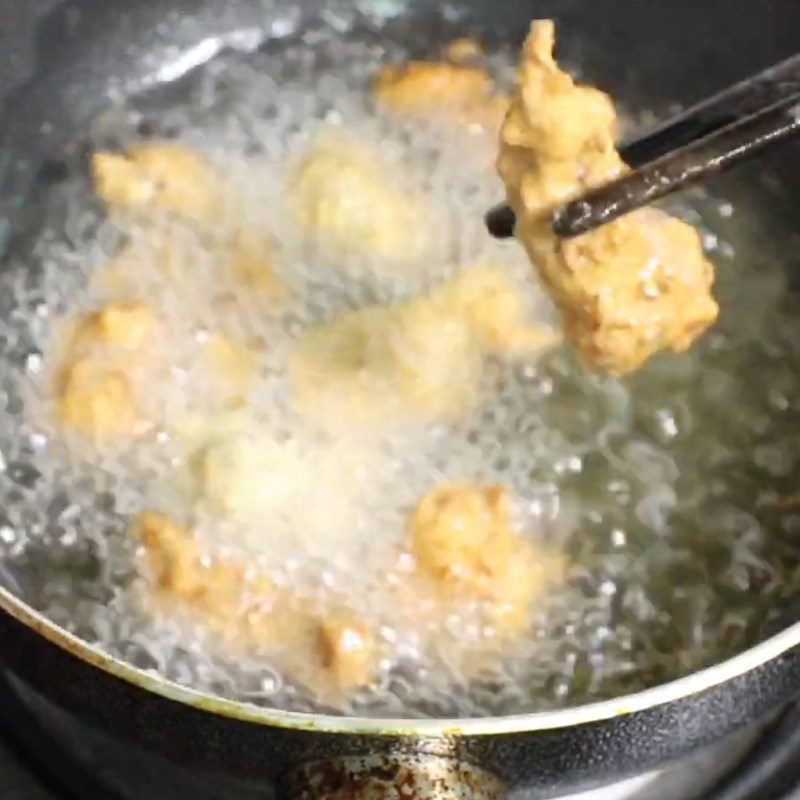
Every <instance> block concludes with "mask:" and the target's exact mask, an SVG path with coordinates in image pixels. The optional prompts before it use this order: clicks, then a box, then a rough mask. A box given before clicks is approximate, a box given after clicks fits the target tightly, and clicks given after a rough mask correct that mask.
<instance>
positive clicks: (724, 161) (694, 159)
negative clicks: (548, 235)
mask: <svg viewBox="0 0 800 800" xmlns="http://www.w3.org/2000/svg"><path fill="white" fill-rule="evenodd" d="M798 134H800V104H798V103H797V100H796V99H793V100H792V101H791V105H790V106H789V107H784V106H780V107H778V108H772V109H768V110H767V111H765V112H763V113H761V114H756V115H754V116H752V117H750V118H749V119H747V120H745V121H744V122H742V123H739V124H735V125H732V126H730V127H729V128H725V129H724V130H722V131H720V132H718V133H715V134H712V135H711V136H709V137H707V138H705V139H702V140H701V141H699V142H697V143H696V144H693V145H690V146H688V147H685V148H684V149H683V150H680V151H678V152H676V153H671V154H669V155H666V156H664V157H663V158H661V159H658V160H657V161H654V162H653V163H652V164H648V165H647V166H644V167H642V168H641V169H638V170H637V171H636V172H633V173H630V174H628V175H624V176H623V177H621V178H619V179H618V180H616V181H613V182H611V183H609V184H607V185H605V186H601V187H599V188H597V189H594V190H593V191H591V192H587V193H586V194H585V195H583V196H582V197H579V198H577V199H576V200H573V201H571V202H569V203H567V204H566V205H565V206H564V207H563V208H561V209H559V210H557V211H556V212H555V214H554V215H553V231H554V232H555V233H556V235H557V236H561V237H562V238H570V237H573V236H580V235H581V234H583V233H587V232H588V231H591V230H593V229H594V228H598V227H600V226H601V225H605V224H607V223H609V222H613V221H614V220H615V219H619V217H622V216H624V215H625V214H629V213H630V212H631V211H635V210H636V209H639V208H643V207H644V206H647V205H650V204H651V203H654V202H656V201H657V200H661V199H662V198H664V197H668V196H669V195H671V194H673V193H674V192H677V191H679V190H681V189H687V188H689V187H690V186H694V185H696V184H698V183H701V182H703V181H707V180H708V179H709V178H710V177H712V176H714V175H718V174H720V173H722V172H725V171H726V170H729V169H731V168H732V167H735V166H736V165H738V164H741V163H742V162H743V161H748V160H750V159H752V158H755V157H756V156H758V155H760V154H761V153H763V152H764V151H765V150H768V149H770V148H772V147H775V146H777V145H779V144H783V143H784V142H786V141H788V140H790V139H793V138H795V137H796V136H798Z"/></svg>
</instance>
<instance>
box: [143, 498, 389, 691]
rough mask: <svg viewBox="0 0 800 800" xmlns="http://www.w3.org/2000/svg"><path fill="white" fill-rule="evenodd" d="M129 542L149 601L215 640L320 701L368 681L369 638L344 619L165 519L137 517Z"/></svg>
mask: <svg viewBox="0 0 800 800" xmlns="http://www.w3.org/2000/svg"><path fill="white" fill-rule="evenodd" d="M134 535H135V536H136V538H137V540H138V541H139V542H140V543H141V545H142V550H143V561H144V567H145V570H146V572H147V573H148V575H149V576H150V580H151V585H152V591H153V593H154V595H155V597H156V598H157V599H158V600H160V601H161V602H162V603H163V602H166V603H168V604H170V605H177V606H178V607H181V608H183V609H184V610H186V611H189V612H190V613H192V614H194V615H195V616H196V617H197V618H198V619H200V620H201V621H202V622H203V623H204V624H206V625H207V626H209V628H210V629H211V630H212V631H213V633H214V634H215V635H216V636H218V637H220V638H222V639H224V640H226V641H228V642H230V643H233V644H236V645H237V646H240V647H243V648H245V649H248V650H252V651H254V652H257V653H260V654H264V655H270V656H274V657H275V658H276V659H277V660H278V662H279V663H280V664H281V665H282V666H283V668H285V669H287V670H288V671H289V672H290V673H291V674H292V675H293V676H294V677H295V678H297V679H298V680H299V681H300V682H302V683H305V684H306V685H309V686H310V687H311V688H313V689H314V690H315V691H317V692H319V693H320V694H321V695H323V696H328V697H333V696H335V695H339V694H341V693H345V692H348V691H352V690H353V689H356V688H358V687H359V686H363V685H365V684H367V683H369V682H370V681H371V680H372V678H373V677H374V675H375V671H376V668H377V660H378V648H377V646H376V642H375V638H374V635H373V634H372V632H371V631H370V630H369V629H368V628H367V627H366V626H365V625H364V624H363V623H362V622H361V621H360V620H358V619H357V618H356V617H355V616H354V615H353V614H351V613H350V612H348V611H346V610H337V609H334V610H332V611H330V613H327V614H324V613H321V612H319V611H317V610H315V609H313V608H309V607H308V604H306V603H304V602H302V601H301V600H300V599H299V598H296V597H294V596H292V595H291V594H289V593H287V592H286V591H284V590H279V589H278V588H277V587H276V586H275V585H274V583H273V582H272V581H271V580H270V579H269V577H267V576H266V575H264V574H262V573H261V572H260V571H259V570H258V569H253V568H248V566H247V564H246V563H245V562H244V561H242V560H238V559H233V558H228V559H220V558H213V557H209V556H208V555H206V554H205V553H204V552H203V549H202V548H201V547H200V545H199V544H198V542H197V541H196V540H195V539H194V537H193V536H192V534H191V532H190V531H189V530H188V529H187V528H185V527H183V526H181V525H177V524H175V523H174V522H173V521H172V520H170V519H169V518H168V517H166V516H164V515H163V514H157V513H152V512H147V513H145V514H142V515H141V516H140V517H139V518H138V519H137V521H136V522H135V524H134Z"/></svg>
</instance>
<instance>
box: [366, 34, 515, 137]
mask: <svg viewBox="0 0 800 800" xmlns="http://www.w3.org/2000/svg"><path fill="white" fill-rule="evenodd" d="M454 52H455V53H456V54H457V55H458V50H455V51H454ZM372 92H373V95H374V97H375V101H376V102H377V103H378V105H379V106H381V107H383V108H386V109H388V110H389V111H392V112H394V113H396V114H400V115H402V116H408V117H422V118H434V119H445V120H449V121H451V122H454V123H456V124H459V125H479V126H481V127H483V128H485V129H486V130H489V131H492V132H495V131H497V130H499V129H500V125H501V123H502V121H503V117H505V115H506V112H507V111H508V103H509V101H508V98H507V97H505V96H504V95H502V94H499V93H498V92H497V90H496V88H495V85H494V82H493V81H492V79H491V77H490V76H489V75H488V73H487V72H486V70H484V69H482V68H481V67H476V66H470V65H468V64H463V63H449V62H447V61H410V62H408V63H407V64H403V65H401V66H399V67H383V68H382V69H381V70H379V72H378V74H377V76H376V77H375V81H374V83H373V86H372Z"/></svg>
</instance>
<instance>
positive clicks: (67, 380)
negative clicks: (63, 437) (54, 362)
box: [58, 357, 143, 442]
mask: <svg viewBox="0 0 800 800" xmlns="http://www.w3.org/2000/svg"><path fill="white" fill-rule="evenodd" d="M58 388H59V398H58V413H59V419H60V421H61V424H62V425H64V426H65V427H67V428H69V429H71V430H73V431H75V432H76V433H78V434H81V435H82V436H85V437H87V438H90V439H93V440H95V441H97V442H99V441H102V440H108V439H119V438H134V437H136V436H137V435H139V433H140V432H141V431H142V429H143V420H142V418H141V417H140V415H139V411H138V408H137V405H136V403H135V401H134V399H133V387H132V386H131V379H130V376H129V374H128V373H127V372H126V371H125V369H124V367H123V366H122V365H119V364H117V365H110V364H104V363H102V362H100V361H97V360H95V359H92V358H91V357H88V358H79V359H77V360H75V361H72V362H70V363H69V364H68V365H67V366H66V367H65V368H64V369H63V371H62V373H61V376H60V380H59V387H58Z"/></svg>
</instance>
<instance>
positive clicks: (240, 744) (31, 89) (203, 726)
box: [0, 0, 800, 797]
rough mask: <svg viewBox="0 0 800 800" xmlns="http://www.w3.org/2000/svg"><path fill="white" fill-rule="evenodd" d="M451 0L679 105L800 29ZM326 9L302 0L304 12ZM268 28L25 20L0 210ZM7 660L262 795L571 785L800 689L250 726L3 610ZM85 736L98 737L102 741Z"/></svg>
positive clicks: (469, 14)
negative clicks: (516, 719) (523, 727)
mask: <svg viewBox="0 0 800 800" xmlns="http://www.w3.org/2000/svg"><path fill="white" fill-rule="evenodd" d="M27 3H29V4H30V8H33V7H34V6H35V5H36V4H35V3H33V2H32V0H27ZM13 5H14V8H16V7H18V6H19V5H21V3H20V0H16V2H15V3H14V4H13ZM455 6H456V7H457V8H458V9H460V11H459V13H460V14H461V16H460V17H459V19H461V20H462V24H463V26H464V29H465V30H469V29H470V28H471V27H473V26H476V27H478V28H479V29H480V30H485V31H486V32H487V39H488V40H489V41H490V43H491V41H492V39H495V40H502V41H511V42H513V43H515V44H517V43H519V42H520V41H521V39H522V37H523V36H524V33H525V31H526V28H527V24H528V22H529V21H530V19H531V18H532V17H534V16H554V17H555V18H556V19H557V21H558V23H559V24H560V25H561V26H562V27H563V28H565V29H567V30H569V31H572V32H576V31H577V32H578V33H581V34H585V33H586V32H587V31H591V32H592V36H591V37H588V36H585V35H584V36H569V37H566V38H565V41H566V48H565V49H566V52H565V53H564V54H563V55H564V56H565V57H566V59H567V60H568V61H569V62H571V63H580V64H582V65H584V66H585V69H586V71H587V73H588V74H591V76H592V79H593V80H596V81H597V82H598V83H599V84H601V85H604V86H607V87H609V88H613V89H614V90H615V93H616V94H617V95H619V96H620V97H621V98H622V99H623V100H624V101H626V102H627V103H628V104H629V105H631V106H636V105H637V104H641V103H642V102H643V101H644V100H645V99H646V100H647V105H648V106H650V107H655V108H657V109H658V108H661V109H662V110H664V109H666V104H667V103H668V102H670V101H672V100H676V99H679V100H681V101H683V102H684V103H686V102H691V101H693V100H695V99H697V98H698V97H702V96H706V95H709V94H711V93H712V92H713V91H714V90H716V89H718V88H719V87H720V86H724V85H727V84H729V83H730V82H732V81H733V80H735V79H737V78H741V77H742V76H744V75H747V74H750V73H752V72H754V71H756V70H757V69H760V68H763V67H765V66H767V65H768V64H770V63H774V62H775V61H776V60H778V59H779V58H781V57H785V56H787V55H789V53H791V52H793V51H794V50H795V49H796V42H797V41H800V7H798V5H797V3H796V0H764V2H762V3H759V4H758V7H757V9H756V7H755V6H754V4H753V3H752V0H706V1H705V2H703V3H697V2H695V0H673V2H671V3H656V2H642V0H595V2H592V3H589V2H587V1H585V0H541V1H540V2H522V1H521V0H495V2H492V3H488V2H481V1H480V0H473V1H471V2H470V1H469V0H463V2H461V3H456V4H455ZM321 7H322V4H321V3H315V2H307V3H305V5H304V8H305V10H306V13H309V14H312V13H316V12H318V11H319V10H320V8H321ZM438 9H439V4H432V3H423V2H420V3H417V4H416V6H415V10H414V11H413V13H412V14H411V15H410V16H409V17H408V18H406V19H405V20H404V21H403V22H402V24H404V25H409V26H414V29H415V30H419V31H420V35H425V36H429V37H435V36H436V31H437V30H438V28H437V25H440V24H441V18H442V12H440V11H439V10H438ZM448 9H450V10H448ZM448 9H445V11H447V13H448V14H451V15H452V9H451V7H450V6H448ZM0 10H2V7H0ZM33 18H34V17H33V16H32V17H31V19H33ZM263 25H264V12H263V8H262V5H261V4H260V3H257V2H255V0H227V2H225V3H220V2H219V1H218V0H136V1H135V2H134V0H68V2H65V3H63V4H61V5H60V6H59V7H58V8H57V9H56V11H54V12H51V13H49V14H47V15H45V17H44V20H43V21H42V22H40V23H38V24H36V25H33V24H32V23H31V27H29V28H26V29H25V32H19V33H18V34H17V36H18V37H19V38H18V44H19V50H20V55H19V57H20V58H21V59H22V62H24V63H26V64H28V66H29V67H30V71H31V72H32V74H31V78H30V81H29V83H28V84H27V85H26V86H23V87H22V88H20V89H19V90H18V91H16V92H13V93H12V94H11V95H10V97H9V98H8V99H7V101H6V103H5V106H4V111H3V113H2V118H3V120H4V124H3V127H2V133H1V134H0V135H1V136H2V140H1V142H2V144H1V145H0V146H2V155H3V156H4V158H3V159H2V160H1V162H2V164H3V165H4V166H3V167H2V170H1V171H0V189H2V191H0V218H7V219H8V220H9V221H10V222H11V224H12V226H13V229H14V233H15V234H18V233H19V232H21V231H24V230H25V226H26V224H28V223H33V222H35V217H36V214H37V208H36V206H35V204H34V203H32V202H30V198H31V191H32V189H33V187H34V185H35V179H36V176H37V175H38V174H40V171H41V168H42V165H43V164H44V163H45V161H46V160H48V159H51V160H52V159H55V160H58V159H61V158H63V157H64V154H65V153H68V152H69V143H70V142H72V141H74V140H75V139H76V137H80V136H81V135H82V134H83V132H84V131H85V129H86V126H87V124H88V123H89V121H90V120H91V118H92V117H93V116H94V115H95V114H96V113H97V112H98V111H100V110H101V109H102V108H104V107H105V106H107V105H108V104H109V103H112V102H113V101H114V98H115V97H119V96H123V95H124V94H125V93H126V92H128V91H132V90H135V89H136V88H137V87H140V86H142V85H146V84H147V82H148V81H152V80H154V75H155V73H156V72H157V67H158V65H159V64H163V63H164V62H165V60H169V59H174V58H175V56H176V54H177V53H180V52H181V51H182V50H184V49H186V48H187V47H191V46H192V45H194V44H196V43H197V42H199V41H201V40H202V39H203V38H204V37H207V36H210V35H223V36H225V35H228V34H231V33H232V32H235V31H237V30H241V29H242V28H249V27H259V26H263ZM632 39H637V40H638V42H637V46H638V55H637V63H638V64H640V65H642V67H641V68H640V69H639V70H635V69H631V67H630V61H629V59H627V58H617V57H612V56H616V54H618V53H620V52H621V49H622V48H621V43H622V44H625V45H626V46H627V45H628V44H629V43H630V42H631V40H632ZM645 67H646V68H645ZM3 93H5V89H4V90H3ZM769 164H770V162H769V161H766V162H765V163H764V167H763V168H764V170H765V171H766V170H768V169H769ZM780 167H781V169H780V174H781V175H782V176H783V177H784V179H785V180H786V182H787V183H788V185H789V186H792V185H797V186H800V158H798V157H796V156H794V157H792V158H788V159H783V160H782V162H781V164H780ZM0 659H2V662H3V663H4V665H5V668H6V669H7V670H8V672H9V674H12V675H14V676H15V678H16V680H17V681H18V685H19V686H20V687H30V689H29V690H28V693H27V695H26V697H27V699H28V701H29V703H30V707H31V708H32V709H33V710H34V712H35V713H36V714H37V715H38V716H39V717H40V718H41V719H42V720H43V723H44V726H45V727H46V728H48V727H49V728H53V729H55V728H57V727H58V726H62V729H63V730H64V731H70V730H73V728H72V727H71V726H73V725H75V726H77V724H78V723H77V722H74V721H81V722H80V724H81V725H86V726H89V727H91V728H92V729H94V730H96V731H98V736H99V735H101V734H102V736H103V737H109V738H110V739H111V740H113V741H115V742H118V743H119V746H120V747H124V748H125V749H126V751H127V752H128V753H129V754H131V758H133V756H134V755H135V754H136V753H138V752H141V753H148V754H154V755H155V756H157V757H158V758H159V759H162V761H163V762H164V763H165V764H169V763H175V764H181V765H184V766H187V767H189V768H190V769H191V770H192V771H193V772H194V773H195V775H196V776H197V778H198V780H202V781H203V782H204V783H206V784H207V785H208V786H209V787H210V786H220V787H226V788H225V789H223V790H221V791H222V792H223V793H225V794H227V796H231V797H232V796H234V792H233V790H232V789H231V788H230V787H231V785H232V784H231V782H232V781H233V782H234V783H235V786H236V787H237V790H236V793H235V796H237V797H238V796H241V797H247V796H251V797H269V796H271V794H272V791H273V790H274V788H275V787H277V786H280V785H281V784H282V782H283V781H284V780H285V779H286V776H287V775H289V774H292V773H295V772H296V771H297V770H298V769H300V768H301V767H302V765H303V764H306V763H308V762H319V761H326V760H331V759H341V758H359V757H363V756H367V755H378V756H386V757H391V758H393V759H396V760H397V759H400V760H402V759H403V758H405V757H407V756H408V757H411V758H413V759H419V758H420V757H421V756H430V757H433V758H436V759H446V760H448V763H452V762H453V761H455V762H458V763H463V764H468V765H471V766H472V767H477V768H479V769H481V770H485V771H487V772H489V773H491V774H493V775H495V776H497V778H498V779H499V780H501V781H502V782H503V783H504V784H506V785H507V786H508V787H509V788H510V789H512V790H514V789H519V788H523V787H524V788H526V789H529V790H531V791H532V792H533V793H535V794H539V795H541V796H546V795H551V794H554V793H565V792H567V791H571V790H575V789H578V788H580V787H590V786H596V785H598V784H600V783H603V782H608V781H611V780H615V779H620V778H623V777H626V776H630V775H633V774H641V773H642V772H643V771H645V770H647V769H651V768H655V767H658V766H661V765H663V764H664V763H666V762H668V761H669V760H670V759H673V758H676V757H679V756H681V755H683V754H685V753H688V752H691V751H693V750H695V749H696V748H699V747H702V746H703V745H705V744H708V743H711V742H716V741H718V740H720V739H721V738H723V737H725V736H726V735H728V734H730V733H732V732H734V731H738V730H742V729H744V728H747V727H749V726H751V725H753V724H754V722H756V721H757V720H760V719H762V718H763V717H764V715H766V714H768V713H769V712H771V711H773V710H774V709H776V708H778V707H781V706H782V705H783V704H785V703H786V702H787V701H788V700H789V699H790V698H792V697H794V696H796V695H797V694H798V693H799V692H800V653H799V652H798V651H797V650H795V651H792V652H790V653H788V654H785V655H783V656H781V657H779V658H776V659H774V660H772V661H770V662H769V663H767V664H765V665H763V666H761V667H759V668H757V669H753V670H751V671H750V672H747V673H746V674H744V675H741V676H739V677H737V678H735V679H733V680H731V681H729V682H728V683H726V684H724V685H722V686H718V687H715V688H713V689H710V690H707V691H705V692H703V693H701V694H698V695H693V696H690V697H686V698H684V699H681V700H678V701H675V702H672V703H668V704H665V705H660V706H656V707H653V708H649V709H647V710H645V711H642V712H637V713H635V714H633V713H631V714H622V715H620V716H619V717H617V718H614V719H608V720H604V721H601V722H596V723H591V724H583V725H579V726H574V727H569V728H562V729H556V730H548V731H526V732H520V733H514V734H507V735H504V736H461V735H456V734H453V735H449V736H440V737H423V736H415V735H407V736H398V735H392V734H389V733H386V734H370V735H366V734H358V733H352V734H345V733H342V734H329V733H322V732H317V731H314V730H295V729H292V728H289V727H277V726H270V725H261V724H256V723H253V722H247V721H243V720H239V719H234V718H231V717H226V716H222V715H220V714H218V713H215V711H214V708H213V707H210V706H209V707H205V708H204V707H199V706H198V707H193V706H191V705H189V704H184V703H179V702H176V701H173V700H170V699H167V698H166V697H163V696H160V695H157V694H154V693H150V692H148V691H145V690H144V689H142V688H140V687H137V686H135V685H133V684H130V683H126V682H125V681H122V680H120V679H119V678H116V677H114V676H112V675H110V674H109V673H108V671H106V670H105V669H104V668H103V665H102V664H100V665H99V666H98V665H91V664H88V663H86V662H85V661H83V660H81V659H80V658H79V657H77V656H76V655H73V654H70V653H68V652H67V651H66V650H63V649H61V648H59V647H57V646H55V645H53V644H51V643H49V642H47V641H45V640H44V638H43V637H42V636H40V635H39V634H37V633H36V632H35V631H34V630H32V629H31V628H29V627H27V626H25V625H22V624H21V623H20V622H18V621H17V620H15V619H14V618H13V617H11V616H10V615H7V614H5V613H3V614H0ZM65 720H66V721H65ZM75 730H76V731H77V730H78V728H77V727H76V728H75ZM80 730H83V728H80ZM76 735H77V734H76ZM86 742H87V744H86V745H85V746H87V747H94V746H95V745H94V744H93V742H94V740H93V739H91V738H89V739H87V740H86ZM96 746H97V747H100V744H99V743H98V744H97V745H96ZM248 790H249V791H250V795H247V794H246V791H248Z"/></svg>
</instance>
